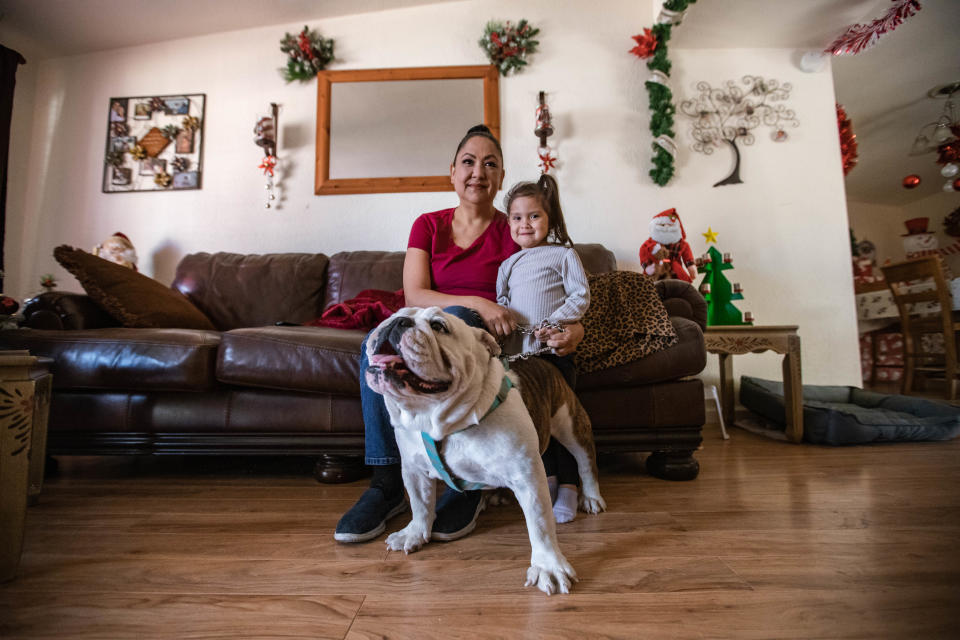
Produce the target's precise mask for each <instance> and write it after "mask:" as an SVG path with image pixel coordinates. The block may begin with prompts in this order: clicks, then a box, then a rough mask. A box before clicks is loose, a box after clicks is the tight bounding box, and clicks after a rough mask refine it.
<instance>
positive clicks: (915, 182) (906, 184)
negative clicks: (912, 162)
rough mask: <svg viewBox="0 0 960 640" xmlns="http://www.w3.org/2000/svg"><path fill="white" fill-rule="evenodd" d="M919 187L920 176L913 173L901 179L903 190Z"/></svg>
mask: <svg viewBox="0 0 960 640" xmlns="http://www.w3.org/2000/svg"><path fill="white" fill-rule="evenodd" d="M919 185H920V176H918V175H917V174H915V173H911V174H910V175H909V176H907V177H906V178H904V179H903V188H904V189H914V188H916V187H918V186H919Z"/></svg>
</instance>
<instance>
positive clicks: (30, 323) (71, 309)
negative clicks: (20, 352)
mask: <svg viewBox="0 0 960 640" xmlns="http://www.w3.org/2000/svg"><path fill="white" fill-rule="evenodd" d="M22 326H24V327H28V328H30V329H55V330H57V329H101V328H104V327H119V326H120V323H119V322H117V320H116V319H115V318H114V317H113V316H111V315H110V314H109V313H107V312H106V311H104V310H103V307H101V306H100V305H98V304H97V303H96V302H94V301H93V298H91V297H90V296H88V295H86V294H83V293H68V292H60V291H50V292H46V293H41V294H40V295H38V296H36V297H35V298H31V299H30V300H28V301H27V303H26V304H25V305H24V307H23V322H22Z"/></svg>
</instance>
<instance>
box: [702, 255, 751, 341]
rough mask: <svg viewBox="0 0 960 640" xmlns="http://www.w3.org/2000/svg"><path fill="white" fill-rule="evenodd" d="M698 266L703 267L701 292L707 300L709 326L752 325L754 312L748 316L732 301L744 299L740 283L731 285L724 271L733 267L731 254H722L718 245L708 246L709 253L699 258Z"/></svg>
mask: <svg viewBox="0 0 960 640" xmlns="http://www.w3.org/2000/svg"><path fill="white" fill-rule="evenodd" d="M697 267H698V268H700V269H703V280H702V281H701V282H700V293H702V294H703V297H704V298H705V299H706V301H707V326H708V327H710V326H714V325H752V324H753V317H752V314H750V313H749V312H747V314H746V318H744V314H742V313H741V312H740V310H739V309H737V308H736V307H735V306H734V305H733V304H732V303H731V302H730V301H731V300H743V294H742V293H741V291H740V285H739V284H735V285H733V286H731V285H730V281H729V280H727V278H726V276H724V275H723V272H724V271H726V270H727V269H733V264H731V260H730V254H729V253H727V254H721V253H720V252H719V251H717V248H716V247H708V249H707V253H706V254H705V255H704V256H703V257H701V258H699V259H698V260H697Z"/></svg>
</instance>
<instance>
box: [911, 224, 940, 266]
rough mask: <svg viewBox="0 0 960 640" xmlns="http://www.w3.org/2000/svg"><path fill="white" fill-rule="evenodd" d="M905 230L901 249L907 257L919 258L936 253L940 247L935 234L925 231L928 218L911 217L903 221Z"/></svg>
mask: <svg viewBox="0 0 960 640" xmlns="http://www.w3.org/2000/svg"><path fill="white" fill-rule="evenodd" d="M903 224H904V225H906V227H907V232H906V233H905V234H903V236H902V237H903V250H904V252H906V254H907V258H908V259H909V258H919V257H920V256H929V255H932V254H935V253H937V249H939V248H940V245H939V243H938V242H937V238H936V236H935V235H934V234H933V232H932V231H927V225H928V224H930V218H911V219H910V220H907V221H905V222H904V223H903Z"/></svg>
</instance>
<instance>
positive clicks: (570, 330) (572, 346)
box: [535, 322, 583, 356]
mask: <svg viewBox="0 0 960 640" xmlns="http://www.w3.org/2000/svg"><path fill="white" fill-rule="evenodd" d="M535 335H536V336H537V339H538V340H540V341H541V342H546V343H547V346H548V347H553V350H554V351H555V352H556V353H557V355H558V356H566V355H570V354H571V353H573V352H574V351H576V350H577V346H578V345H579V344H580V341H581V340H583V325H582V324H580V323H579V322H575V323H573V324H568V325H565V326H564V330H563V331H559V330H557V329H552V328H549V327H548V328H546V329H541V330H540V331H538V332H537V333H536V334H535Z"/></svg>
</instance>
